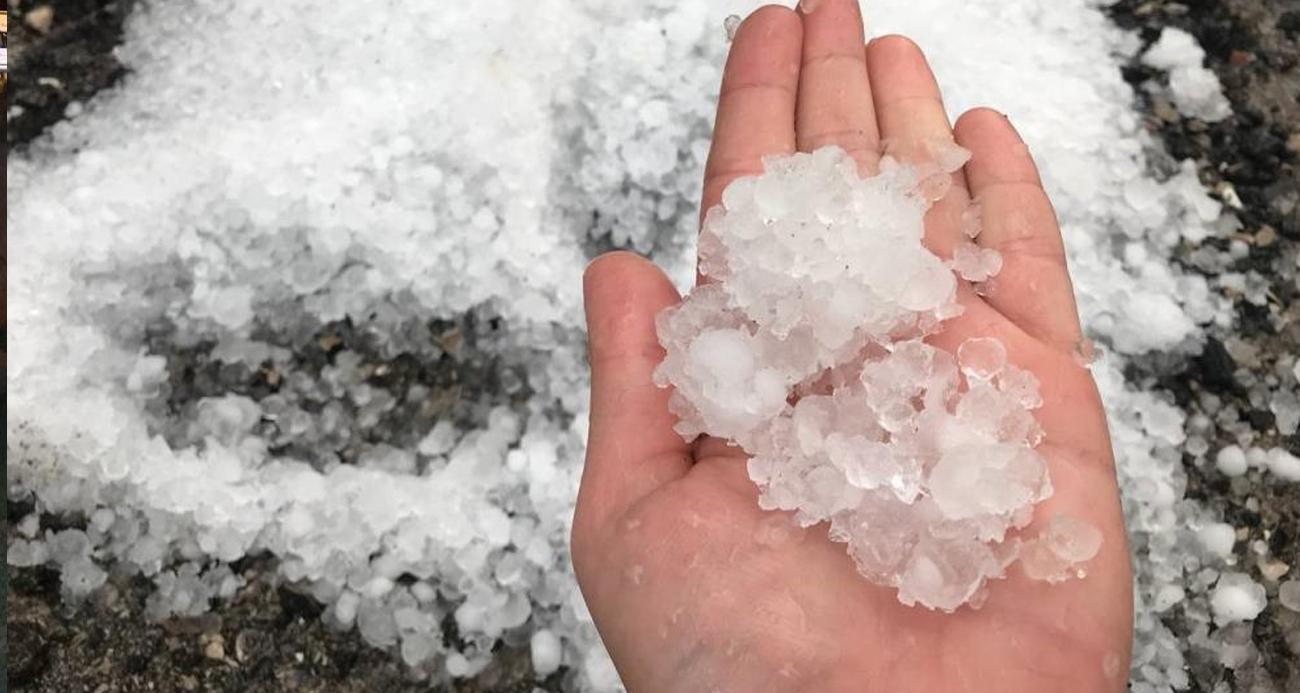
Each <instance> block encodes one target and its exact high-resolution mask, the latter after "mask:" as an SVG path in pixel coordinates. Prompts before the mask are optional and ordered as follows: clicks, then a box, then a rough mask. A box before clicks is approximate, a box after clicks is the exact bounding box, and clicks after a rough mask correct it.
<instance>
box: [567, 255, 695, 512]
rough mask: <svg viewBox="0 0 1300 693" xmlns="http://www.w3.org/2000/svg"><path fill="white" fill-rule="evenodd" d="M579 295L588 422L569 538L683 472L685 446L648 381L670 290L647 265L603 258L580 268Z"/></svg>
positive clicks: (673, 294)
mask: <svg viewBox="0 0 1300 693" xmlns="http://www.w3.org/2000/svg"><path fill="white" fill-rule="evenodd" d="M583 293H584V297H585V301H586V310H587V331H588V335H589V336H588V339H589V354H590V359H591V422H590V433H589V435H588V439H587V463H586V466H585V467H584V469H583V472H582V487H581V489H580V490H579V493H578V510H577V516H576V517H575V520H574V524H575V533H577V532H578V531H579V530H578V529H577V526H578V525H580V524H583V525H585V526H599V525H602V524H603V523H604V520H605V519H606V518H609V517H610V516H611V514H612V513H617V512H620V511H621V510H623V509H626V508H627V507H628V506H629V505H631V504H632V503H634V502H635V501H636V500H637V499H639V498H641V497H642V496H644V495H645V494H647V493H649V492H650V491H652V490H654V489H655V488H658V487H659V486H660V485H662V484H664V483H666V482H667V481H670V480H672V479H676V478H679V477H681V476H682V475H683V474H685V473H686V472H687V470H689V469H690V453H689V445H688V444H687V443H686V441H684V440H682V438H681V436H679V435H677V433H676V432H675V431H674V430H673V425H674V424H675V423H676V422H677V419H676V417H674V416H673V415H672V413H671V412H670V411H669V410H668V394H669V393H668V391H667V390H665V389H662V388H659V387H657V386H655V384H654V382H653V380H652V374H653V372H654V369H655V366H657V365H658V364H659V361H660V360H662V359H663V353H664V352H663V349H662V348H661V347H660V346H659V340H658V337H657V336H656V333H655V316H656V315H657V314H658V313H659V311H660V310H662V309H663V308H665V307H667V306H670V305H674V304H676V303H677V302H678V301H679V300H680V297H679V296H678V295H677V290H676V289H675V288H673V285H672V283H671V282H670V281H669V280H668V278H667V277H665V276H664V274H663V273H662V272H660V271H659V268H658V267H655V266H654V265H653V264H652V263H651V262H650V261H648V260H645V259H643V258H641V257H639V256H636V255H633V254H631V253H608V254H606V255H603V256H601V257H599V258H597V259H596V260H595V261H594V262H592V263H591V266H589V267H588V268H587V272H586V275H585V276H584V277H583ZM592 523H594V524H592Z"/></svg>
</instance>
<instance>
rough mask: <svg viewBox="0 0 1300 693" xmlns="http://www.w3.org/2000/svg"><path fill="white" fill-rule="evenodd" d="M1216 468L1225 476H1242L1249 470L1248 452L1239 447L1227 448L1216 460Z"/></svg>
mask: <svg viewBox="0 0 1300 693" xmlns="http://www.w3.org/2000/svg"><path fill="white" fill-rule="evenodd" d="M1214 466H1215V467H1216V468H1217V469H1218V470H1219V471H1220V472H1221V473H1222V474H1223V475H1224V476H1241V475H1242V474H1245V473H1246V470H1247V469H1249V465H1248V464H1247V462H1246V452H1245V451H1244V450H1242V449H1241V447H1240V446H1237V445H1228V446H1225V447H1224V448H1223V449H1222V450H1219V454H1218V456H1216V457H1215V458H1214Z"/></svg>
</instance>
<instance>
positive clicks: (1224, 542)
mask: <svg viewBox="0 0 1300 693" xmlns="http://www.w3.org/2000/svg"><path fill="white" fill-rule="evenodd" d="M1197 534H1198V536H1199V537H1200V540H1201V546H1203V547H1205V550H1206V552H1207V553H1209V554H1210V555H1211V556H1215V557H1218V558H1227V557H1229V556H1231V555H1232V545H1233V544H1235V543H1236V542H1237V530H1235V529H1233V527H1232V525H1230V524H1227V523H1226V522H1211V523H1210V524H1207V525H1205V526H1204V527H1202V528H1201V529H1200V531H1199V532H1198V533H1197Z"/></svg>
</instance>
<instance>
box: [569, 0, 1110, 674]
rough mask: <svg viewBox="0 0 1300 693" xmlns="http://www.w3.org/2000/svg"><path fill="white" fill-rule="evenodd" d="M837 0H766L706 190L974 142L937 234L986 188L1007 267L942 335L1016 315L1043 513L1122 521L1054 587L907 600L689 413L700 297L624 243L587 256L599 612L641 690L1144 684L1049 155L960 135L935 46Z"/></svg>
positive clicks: (950, 238) (736, 55)
mask: <svg viewBox="0 0 1300 693" xmlns="http://www.w3.org/2000/svg"><path fill="white" fill-rule="evenodd" d="M819 5H820V6H819V7H817V8H816V9H815V10H812V11H810V12H805V11H802V10H801V11H800V12H798V13H796V12H794V11H791V10H789V9H785V8H780V7H765V8H763V9H760V10H759V11H757V12H755V13H754V14H753V15H751V16H750V17H749V18H748V19H747V20H746V21H745V22H744V23H743V24H742V25H741V27H740V29H739V31H738V32H737V35H736V37H735V40H734V43H733V45H732V49H731V55H730V57H729V59H728V62H727V68H726V73H725V75H724V77H723V84H722V92H721V97H720V100H719V106H718V116H717V124H716V129H715V133H714V142H713V149H712V152H711V153H710V157H709V164H708V172H707V175H706V180H705V183H704V195H703V198H704V208H705V209H707V208H708V207H710V206H711V205H713V204H716V203H717V201H718V200H719V199H720V196H721V194H722V190H723V188H725V187H726V185H727V184H728V183H730V182H731V181H732V180H734V179H735V178H736V177H738V176H744V175H753V174H757V173H760V172H761V171H762V162H761V160H762V157H764V156H766V155H770V154H788V153H790V152H793V151H795V150H800V151H811V150H813V149H816V148H818V147H821V146H825V145H831V144H834V145H838V146H840V147H842V148H844V149H845V150H846V151H848V152H849V153H850V154H852V155H853V156H854V157H855V158H856V159H857V160H858V161H859V163H860V165H861V166H862V168H863V170H864V171H867V172H870V171H871V170H873V168H874V167H875V165H876V163H877V162H878V160H879V157H880V152H881V150H882V145H881V143H882V142H889V143H890V150H891V152H894V153H897V154H898V155H900V156H902V157H904V158H906V157H907V156H908V151H909V147H911V146H913V144H914V143H920V142H924V141H926V140H930V139H933V138H935V137H941V138H951V137H954V136H955V138H956V140H957V142H958V143H959V144H961V145H962V146H964V147H966V148H967V149H969V150H971V152H972V153H973V157H972V159H971V161H970V162H969V163H968V164H967V166H966V167H965V170H964V171H959V172H957V173H956V174H954V175H953V187H952V191H951V192H950V193H949V194H948V195H947V196H946V197H944V198H943V199H942V200H941V201H940V202H939V203H937V204H936V205H935V207H934V208H933V209H931V211H930V213H929V216H928V217H927V219H926V241H927V245H929V247H930V248H931V249H932V250H934V251H935V252H937V253H939V254H940V255H948V254H949V253H950V252H951V249H952V247H953V245H954V244H955V243H956V242H957V241H958V240H960V239H961V238H962V221H961V217H962V213H963V211H964V210H965V209H966V207H967V206H968V204H969V203H970V200H971V199H972V198H973V197H978V198H979V200H980V201H981V204H982V206H983V231H982V233H981V235H980V236H979V239H978V241H979V243H981V244H982V245H984V246H986V247H991V248H995V249H996V250H998V251H999V252H1001V253H1002V256H1003V260H1004V264H1003V269H1002V272H1001V274H1000V275H999V276H998V277H997V280H996V282H997V284H996V288H995V290H994V291H993V292H991V293H990V294H989V295H988V296H985V297H980V296H977V295H975V293H974V292H973V291H972V290H971V289H970V287H962V288H961V289H960V290H959V296H960V300H961V301H962V303H963V304H964V305H965V307H966V311H965V313H964V314H963V315H962V316H961V317H959V318H956V319H954V320H952V321H950V322H947V323H945V325H944V329H943V331H942V332H940V333H939V334H937V335H935V336H934V337H933V338H932V339H931V340H930V341H931V342H932V343H934V344H935V345H937V346H939V347H941V348H945V349H949V350H953V349H955V347H956V345H958V344H960V343H961V342H962V341H963V340H964V339H966V338H968V337H972V336H994V337H997V338H998V339H1000V340H1002V342H1003V343H1004V344H1005V345H1006V347H1007V351H1008V354H1009V359H1010V360H1011V361H1012V362H1013V363H1015V364H1016V365H1018V366H1020V367H1022V368H1025V369H1028V370H1030V371H1032V372H1033V373H1034V374H1035V375H1037V377H1038V379H1039V380H1040V382H1041V385H1042V394H1043V400H1044V404H1043V406H1042V408H1041V409H1039V410H1038V411H1037V412H1036V414H1037V416H1038V419H1039V422H1040V423H1041V425H1042V426H1043V429H1044V430H1045V432H1046V438H1045V440H1044V442H1043V444H1042V445H1041V446H1040V450H1041V451H1042V452H1043V454H1044V456H1045V458H1046V459H1047V460H1048V463H1049V468H1050V472H1051V476H1052V485H1053V487H1054V488H1055V489H1056V492H1055V495H1053V496H1052V497H1051V498H1050V499H1048V500H1047V501H1046V502H1044V503H1043V504H1041V505H1040V506H1039V507H1038V508H1037V509H1036V510H1037V514H1036V517H1035V526H1031V528H1030V530H1031V531H1033V530H1035V529H1036V526H1037V524H1038V523H1039V522H1041V521H1043V520H1046V519H1049V518H1051V517H1052V516H1054V515H1055V514H1057V513H1066V514H1070V515H1074V516H1076V517H1081V518H1083V519H1086V520H1087V521H1089V522H1090V523H1092V524H1093V525H1094V526H1096V527H1099V528H1100V529H1101V530H1102V532H1103V535H1104V537H1105V541H1104V543H1103V545H1102V548H1101V552H1100V553H1099V554H1098V556H1097V557H1096V558H1094V559H1093V560H1092V561H1091V562H1090V563H1089V564H1088V572H1089V575H1088V577H1087V578H1086V579H1084V580H1072V581H1069V582H1066V583H1063V584H1059V585H1049V584H1047V583H1044V582H1037V581H1032V580H1029V579H1028V578H1026V577H1025V576H1024V575H1022V574H1021V573H1020V572H1019V570H1018V568H1017V567H1015V566H1013V567H1012V569H1011V572H1010V574H1009V576H1008V578H1007V579H1006V580H1002V581H996V582H994V583H992V584H991V586H990V592H989V596H988V599H987V601H986V602H985V604H984V605H983V607H982V608H980V609H978V610H974V609H970V608H962V609H959V610H958V611H957V612H956V613H953V614H945V613H939V612H932V611H928V610H926V609H924V608H919V607H906V606H903V605H902V604H900V603H899V602H898V600H897V597H896V595H895V591H894V590H893V589H889V588H885V587H880V586H877V585H874V584H872V583H870V582H868V581H867V580H866V579H865V578H863V577H861V576H860V575H859V574H858V573H857V571H856V570H855V568H854V566H853V562H852V560H851V559H850V558H849V556H848V555H847V553H846V551H845V547H844V545H842V544H836V543H832V542H831V541H830V540H829V539H828V538H827V536H826V528H825V526H821V525H819V526H814V527H810V528H808V529H805V530H799V529H797V528H796V527H795V526H794V525H793V524H792V523H790V522H789V521H788V518H787V517H785V516H783V515H781V514H778V513H768V512H764V511H761V510H760V509H759V507H758V503H757V496H758V491H757V489H756V488H755V486H754V485H753V483H752V482H751V481H750V480H749V477H748V474H747V472H746V469H745V460H746V458H745V455H744V453H743V452H742V451H740V450H737V449H735V448H733V447H729V446H727V445H726V444H725V442H723V441H719V440H716V439H708V438H705V439H701V440H697V441H695V442H694V443H686V442H684V441H683V440H682V439H681V438H680V437H678V436H677V434H676V433H674V432H673V429H672V426H673V424H674V423H675V418H674V417H673V415H672V414H671V413H670V412H669V410H668V393H667V392H666V391H664V390H661V389H659V388H656V387H655V385H654V384H653V382H652V378H651V374H652V372H653V370H654V367H655V365H656V364H657V363H658V362H659V360H660V359H661V358H662V357H663V351H662V350H661V349H660V347H659V345H658V342H657V339H656V335H655V330H654V316H655V315H656V314H657V313H658V312H659V311H660V310H661V309H663V308H664V307H666V306H670V305H674V304H675V303H677V302H678V301H679V296H678V294H677V292H676V290H675V289H674V288H673V287H672V285H671V283H670V282H669V281H668V280H667V279H666V278H665V277H664V276H663V275H662V273H660V272H659V270H658V269H657V268H655V267H654V266H653V265H652V264H650V263H649V262H647V261H645V260H642V259H640V258H638V257H636V256H633V255H629V254H624V253H614V254H610V255H607V256H605V257H602V258H600V259H598V260H597V261H596V262H594V263H593V264H592V266H591V267H590V268H589V269H588V271H587V275H586V277H585V284H586V287H585V288H586V297H587V315H588V327H589V330H590V338H591V345H590V346H591V364H592V415H591V435H590V439H589V441H588V453H587V454H588V458H587V466H586V469H585V471H584V474H583V479H582V489H581V492H580V494H579V499H578V509H577V513H576V516H575V518H574V527H573V561H574V566H575V569H576V571H577V574H578V580H579V584H580V585H581V587H582V591H583V595H584V597H585V598H586V600H587V603H588V605H589V606H590V609H591V612H592V615H593V617H594V618H595V621H596V625H597V627H598V628H599V630H600V633H601V636H602V638H603V639H604V641H605V644H606V646H607V647H608V648H609V651H610V653H611V655H612V656H613V658H614V661H615V663H616V664H617V666H618V669H619V672H620V674H621V675H622V677H623V681H624V683H625V685H626V686H627V687H628V689H629V690H631V691H633V692H634V693H639V692H642V691H647V692H653V693H672V692H678V691H680V692H682V693H710V692H714V691H716V692H718V693H722V692H724V691H725V692H734V693H752V692H758V691H817V692H819V693H824V692H838V691H855V692H856V691H882V692H886V691H887V692H889V693H901V692H906V691H925V692H931V691H943V692H945V693H958V692H961V691H990V692H992V691H997V692H998V693H1014V692H1018V691H1031V692H1033V693H1041V692H1043V691H1050V690H1058V691H1070V692H1074V691H1119V690H1123V689H1124V687H1125V681H1126V678H1127V672H1128V662H1129V654H1130V638H1131V631H1132V584H1131V573H1130V568H1129V563H1128V553H1127V549H1126V547H1125V541H1124V529H1123V524H1122V514H1121V512H1120V507H1119V493H1118V489H1117V487H1116V482H1115V476H1114V469H1113V466H1114V461H1113V458H1112V454H1111V447H1110V439H1109V435H1108V433H1107V430H1106V421H1105V417H1104V414H1103V411H1102V407H1101V402H1100V399H1099V397H1098V394H1097V388H1096V385H1095V384H1094V382H1093V380H1092V377H1091V375H1090V373H1089V372H1088V371H1087V370H1086V369H1085V368H1082V367H1080V366H1079V365H1078V364H1077V363H1076V361H1075V358H1074V357H1073V355H1072V354H1073V352H1074V351H1075V349H1076V345H1077V344H1078V343H1079V341H1080V330H1079V324H1078V318H1077V314H1076V309H1075V305H1074V297H1073V292H1072V289H1071V286H1070V280H1069V276H1068V274H1067V270H1066V264H1065V258H1064V253H1063V249H1062V244H1061V238H1060V230H1059V228H1058V226H1057V223H1056V219H1055V216H1054V213H1053V211H1052V208H1051V205H1050V203H1049V201H1048V199H1047V197H1046V195H1045V194H1044V192H1043V189H1042V187H1041V184H1040V183H1039V180H1038V174H1037V172H1036V169H1035V167H1034V164H1033V161H1032V159H1031V158H1030V156H1029V153H1028V150H1027V149H1026V148H1025V146H1024V144H1023V143H1022V142H1021V140H1020V138H1019V136H1018V135H1017V134H1016V132H1015V130H1014V129H1013V128H1012V127H1011V125H1010V124H1009V122H1008V121H1007V119H1006V118H1005V117H1003V116H1002V115H1000V114H998V113H996V112H994V111H990V110H986V109H978V110H975V111H972V112H969V113H967V114H965V115H963V116H962V118H960V119H959V120H958V122H957V125H956V127H955V135H954V128H953V127H951V126H950V125H949V123H948V119H947V116H946V114H945V111H944V108H943V103H942V101H941V98H940V94H939V91H938V87H937V86H936V84H935V81H934V77H933V76H932V74H931V72H930V69H929V67H928V65H927V64H926V61H925V57H924V56H923V55H922V53H921V51H920V50H919V49H918V48H917V47H916V46H915V45H914V44H912V43H911V42H910V41H908V40H907V39H904V38H901V37H885V38H881V39H877V40H874V41H872V42H871V43H870V44H869V45H867V46H866V47H865V49H864V47H863V28H862V19H861V16H860V15H859V10H858V7H857V3H856V1H855V0H823V2H821V3H819Z"/></svg>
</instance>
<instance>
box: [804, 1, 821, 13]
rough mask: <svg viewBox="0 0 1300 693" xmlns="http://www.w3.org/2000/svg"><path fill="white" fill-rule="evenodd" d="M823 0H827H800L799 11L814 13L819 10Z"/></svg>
mask: <svg viewBox="0 0 1300 693" xmlns="http://www.w3.org/2000/svg"><path fill="white" fill-rule="evenodd" d="M823 2H825V0H799V11H800V12H802V13H804V14H812V13H813V12H816V11H817V8H818V7H821V6H822V3H823Z"/></svg>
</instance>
